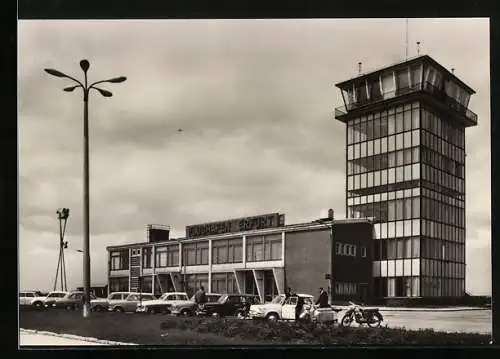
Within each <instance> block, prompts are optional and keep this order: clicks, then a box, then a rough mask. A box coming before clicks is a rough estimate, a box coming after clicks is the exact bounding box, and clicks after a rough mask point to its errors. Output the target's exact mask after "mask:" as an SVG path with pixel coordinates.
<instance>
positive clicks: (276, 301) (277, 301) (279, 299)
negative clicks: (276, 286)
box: [271, 295, 283, 304]
mask: <svg viewBox="0 0 500 359" xmlns="http://www.w3.org/2000/svg"><path fill="white" fill-rule="evenodd" d="M282 300H283V297H282V296H281V295H277V296H276V297H274V299H273V300H272V301H271V303H273V304H279V303H281V301H282Z"/></svg>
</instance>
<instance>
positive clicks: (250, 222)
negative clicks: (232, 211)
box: [186, 213, 285, 238]
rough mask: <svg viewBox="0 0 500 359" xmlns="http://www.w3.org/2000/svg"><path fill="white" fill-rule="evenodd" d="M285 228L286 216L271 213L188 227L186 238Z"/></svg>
mask: <svg viewBox="0 0 500 359" xmlns="http://www.w3.org/2000/svg"><path fill="white" fill-rule="evenodd" d="M284 226H285V215H284V214H280V213H269V214H263V215H260V216H253V217H243V218H236V219H228V220H226V221H218V222H210V223H202V224H195V225H191V226H187V227H186V238H198V237H205V236H213V235H217V234H226V233H236V232H244V231H251V230H256V229H267V228H278V227H284Z"/></svg>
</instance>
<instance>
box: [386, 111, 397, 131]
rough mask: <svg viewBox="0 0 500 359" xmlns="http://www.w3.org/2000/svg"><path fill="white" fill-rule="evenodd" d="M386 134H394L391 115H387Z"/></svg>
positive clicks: (393, 118) (394, 123)
mask: <svg viewBox="0 0 500 359" xmlns="http://www.w3.org/2000/svg"><path fill="white" fill-rule="evenodd" d="M387 133H388V134H389V135H392V134H394V133H396V122H395V117H394V115H393V114H391V115H389V117H388V119H387Z"/></svg>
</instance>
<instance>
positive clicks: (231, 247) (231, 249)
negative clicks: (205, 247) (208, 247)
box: [212, 238, 243, 264]
mask: <svg viewBox="0 0 500 359" xmlns="http://www.w3.org/2000/svg"><path fill="white" fill-rule="evenodd" d="M242 258H243V241H242V240H241V239H239V238H237V239H227V240H226V239H224V240H217V241H213V242H212V264H221V263H240V262H242Z"/></svg>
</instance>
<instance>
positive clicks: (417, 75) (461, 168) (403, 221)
mask: <svg viewBox="0 0 500 359" xmlns="http://www.w3.org/2000/svg"><path fill="white" fill-rule="evenodd" d="M336 86H337V87H338V88H339V89H340V90H341V92H342V98H343V101H344V106H341V107H338V108H336V109H335V118H336V119H337V120H339V121H341V122H343V123H345V124H346V147H347V148H346V164H347V165H346V171H347V173H346V182H347V186H346V209H347V211H346V213H348V216H349V217H350V218H357V217H373V218H374V219H375V222H376V224H375V232H376V234H375V240H374V241H375V242H374V247H373V249H374V262H373V276H374V284H375V288H374V293H375V295H376V296H377V297H379V298H391V297H392V298H394V297H400V298H401V297H458V296H462V295H464V293H465V238H466V235H465V128H466V127H469V126H475V125H477V115H476V114H475V113H473V112H472V111H470V110H469V109H468V104H469V99H470V96H471V95H472V94H474V93H475V92H474V90H473V89H472V88H470V87H469V86H467V85H466V84H465V83H464V82H462V81H461V80H460V79H458V78H457V77H456V76H455V75H454V74H453V71H448V70H447V69H446V68H444V67H443V66H442V65H440V64H439V63H438V62H436V61H435V60H434V59H432V58H431V57H430V56H428V55H423V56H418V57H415V58H412V59H410V60H407V61H404V62H401V63H398V64H394V65H391V66H388V67H385V68H383V69H379V70H377V71H373V72H370V73H365V74H359V75H358V76H357V77H355V78H353V79H350V80H347V81H343V82H340V83H338V84H337V85H336Z"/></svg>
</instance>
